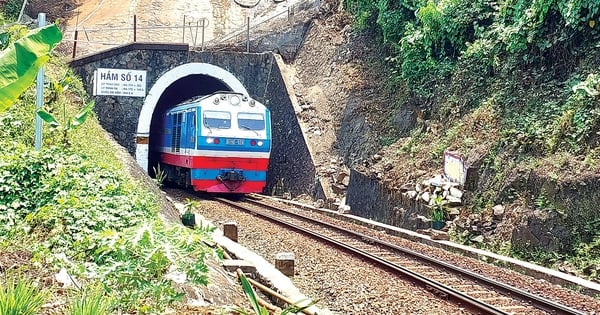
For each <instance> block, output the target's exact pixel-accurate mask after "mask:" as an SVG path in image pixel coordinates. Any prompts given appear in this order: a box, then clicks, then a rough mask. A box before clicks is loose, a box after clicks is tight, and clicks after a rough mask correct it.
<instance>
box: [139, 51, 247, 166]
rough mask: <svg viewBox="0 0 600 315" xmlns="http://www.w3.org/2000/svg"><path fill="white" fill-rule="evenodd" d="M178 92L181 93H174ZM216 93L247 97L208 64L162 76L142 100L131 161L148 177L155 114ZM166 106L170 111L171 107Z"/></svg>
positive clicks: (180, 68)
mask: <svg viewBox="0 0 600 315" xmlns="http://www.w3.org/2000/svg"><path fill="white" fill-rule="evenodd" d="M198 83H203V84H198ZM194 84H197V85H194ZM190 89H191V90H190ZM182 90H183V91H184V93H178V91H182ZM218 90H229V91H234V92H238V93H243V94H244V95H248V91H246V88H245V87H244V86H243V85H242V83H241V82H240V81H239V80H238V79H237V78H236V77H235V76H234V75H233V74H231V73H230V72H228V71H227V70H225V69H223V68H220V67H218V66H215V65H212V64H208V63H186V64H183V65H179V66H177V67H175V68H173V69H171V70H169V71H167V72H165V73H164V74H163V75H162V76H160V77H159V78H158V79H157V80H156V82H155V83H154V84H153V85H152V88H150V91H149V92H148V94H147V95H146V98H145V99H144V104H143V105H142V109H141V112H140V116H139V119H138V125H137V132H136V152H135V158H136V161H137V163H138V164H139V165H140V166H141V167H142V168H143V169H144V170H146V172H148V173H149V174H150V173H151V170H150V169H149V158H150V146H151V139H150V137H151V133H152V132H151V127H152V122H153V118H154V116H155V111H157V110H159V111H160V112H163V111H164V110H165V108H168V107H169V104H177V103H180V102H181V101H184V100H185V99H187V98H191V97H192V96H198V95H203V94H209V93H212V92H215V91H218ZM167 103H168V104H167ZM170 106H171V107H172V105H170ZM158 114H161V113H158Z"/></svg>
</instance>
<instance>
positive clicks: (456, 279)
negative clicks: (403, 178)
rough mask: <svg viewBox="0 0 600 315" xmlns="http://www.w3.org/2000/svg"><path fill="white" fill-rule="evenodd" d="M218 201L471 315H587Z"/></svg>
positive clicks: (371, 242)
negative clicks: (351, 256) (388, 274)
mask: <svg viewBox="0 0 600 315" xmlns="http://www.w3.org/2000/svg"><path fill="white" fill-rule="evenodd" d="M216 200H217V201H219V202H221V203H225V204H227V205H229V206H232V207H235V208H237V209H240V210H243V211H246V212H249V213H252V214H254V215H256V216H258V217H261V218H263V219H265V220H269V221H271V222H276V223H278V224H281V225H284V226H286V227H288V228H291V229H294V230H296V231H298V232H301V233H304V234H309V235H311V237H313V238H316V239H319V240H321V241H323V242H326V243H329V244H332V245H333V246H336V247H339V248H343V249H344V250H346V251H348V252H351V253H353V254H354V255H358V256H360V257H363V258H364V259H367V260H369V261H370V262H371V263H373V264H375V265H377V266H380V267H381V268H385V269H388V270H391V271H393V272H394V273H396V274H397V275H399V276H401V277H403V278H408V279H410V280H412V281H413V282H415V283H417V284H420V285H422V286H424V287H426V288H427V289H429V290H431V291H432V292H434V293H435V294H436V295H437V296H438V297H440V298H441V299H446V300H450V301H452V302H453V303H455V304H456V305H457V306H459V307H462V308H465V309H467V310H469V311H471V312H473V313H479V314H516V313H518V314H523V313H528V314H548V313H549V314H585V313H583V312H581V311H578V310H576V309H573V308H570V307H567V306H564V305H562V304H560V303H557V302H554V301H551V300H548V299H545V298H543V297H540V296H536V295H534V294H530V293H528V292H526V291H523V290H520V289H518V288H515V287H512V286H509V285H507V284H503V283H501V282H498V281H495V280H493V279H489V278H486V277H484V276H481V275H479V274H477V273H476V272H473V271H469V270H465V269H461V268H459V267H456V266H454V265H452V264H449V263H446V262H443V261H439V260H436V259H433V258H431V257H428V256H425V255H422V254H420V253H418V252H415V251H412V250H408V249H406V248H402V247H399V246H397V245H395V244H391V243H388V242H384V241H381V240H379V239H376V238H373V237H370V236H367V235H364V234H361V233H357V232H355V231H351V230H348V229H345V228H342V227H338V226H335V225H332V224H329V223H325V222H322V221H319V220H315V219H313V218H310V217H308V216H305V215H302V214H301V213H296V212H291V211H288V210H285V209H280V208H278V207H275V206H273V205H270V204H267V203H264V202H261V201H259V200H255V199H250V198H246V199H244V200H240V201H231V200H228V199H223V198H216Z"/></svg>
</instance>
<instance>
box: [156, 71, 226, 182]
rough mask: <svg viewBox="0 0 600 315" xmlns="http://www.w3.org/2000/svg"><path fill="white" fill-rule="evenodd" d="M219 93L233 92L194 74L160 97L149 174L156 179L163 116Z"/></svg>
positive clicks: (182, 79)
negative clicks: (194, 101) (171, 110)
mask: <svg viewBox="0 0 600 315" xmlns="http://www.w3.org/2000/svg"><path fill="white" fill-rule="evenodd" d="M217 91H232V89H231V88H230V87H229V86H228V85H227V84H225V82H223V81H221V80H219V79H218V78H215V77H212V76H209V75H205V74H192V75H188V76H185V77H182V78H179V79H178V80H176V81H174V82H173V83H172V84H171V85H169V86H168V87H167V88H166V89H165V90H164V91H163V92H162V94H161V95H160V97H159V99H158V101H157V103H156V106H155V108H154V112H153V113H152V119H151V122H150V134H149V152H148V170H147V171H148V174H149V175H150V176H151V177H153V178H155V177H156V171H155V169H156V167H157V165H158V160H159V154H160V148H159V146H160V134H161V132H160V131H161V130H162V129H164V125H163V121H162V120H163V116H164V114H165V112H166V111H168V110H169V109H171V108H173V107H175V106H177V105H178V104H180V103H182V102H184V101H186V100H189V99H191V98H193V97H197V96H203V95H208V94H212V93H214V92H217Z"/></svg>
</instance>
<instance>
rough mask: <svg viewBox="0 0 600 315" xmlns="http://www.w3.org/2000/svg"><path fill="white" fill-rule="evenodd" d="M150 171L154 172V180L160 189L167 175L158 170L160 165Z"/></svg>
mask: <svg viewBox="0 0 600 315" xmlns="http://www.w3.org/2000/svg"><path fill="white" fill-rule="evenodd" d="M152 170H154V174H156V177H155V178H154V180H155V181H156V184H157V185H158V187H162V186H163V183H164V181H165V179H166V178H167V173H166V172H165V171H164V170H162V169H161V168H160V163H159V164H158V165H157V166H153V167H152Z"/></svg>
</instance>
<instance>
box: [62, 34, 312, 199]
mask: <svg viewBox="0 0 600 315" xmlns="http://www.w3.org/2000/svg"><path fill="white" fill-rule="evenodd" d="M70 66H71V69H72V70H73V72H74V73H76V74H77V75H79V77H80V78H81V80H82V83H83V85H84V86H85V87H86V90H87V92H88V94H89V95H93V86H94V84H93V82H94V73H95V71H96V70H97V69H99V68H104V69H119V70H136V71H139V70H142V71H146V87H147V91H146V93H145V95H144V96H143V97H130V96H120V95H94V96H93V99H94V101H95V103H96V105H95V107H94V112H95V113H96V115H97V118H98V120H99V122H100V124H101V125H102V127H103V128H104V129H105V130H106V131H107V132H109V133H110V134H111V135H112V137H113V138H114V139H115V140H116V141H117V142H118V143H119V144H120V145H121V146H122V147H123V148H125V149H126V150H127V151H128V152H129V154H131V156H132V157H133V158H135V160H136V161H137V164H139V165H140V168H141V169H143V170H144V171H145V172H147V173H148V174H149V175H150V176H153V173H154V170H153V169H152V167H151V166H152V165H153V164H152V161H150V160H149V159H153V156H152V148H153V142H154V141H157V140H158V138H157V137H154V138H153V137H152V134H153V129H152V128H153V125H157V126H158V125H159V124H157V123H156V122H155V120H156V119H159V118H160V117H161V116H162V113H164V111H165V110H167V109H168V108H172V107H173V106H174V105H176V104H179V103H181V102H183V101H185V100H187V99H189V98H192V97H194V96H197V95H205V94H210V93H213V92H215V91H219V90H230V91H235V92H239V93H243V94H246V95H248V96H249V97H252V98H254V99H256V100H257V101H259V102H261V103H263V104H265V105H266V106H267V107H268V108H269V109H270V110H271V119H272V123H273V124H272V129H271V130H272V139H273V142H272V144H273V146H272V149H271V159H270V161H269V170H268V171H267V188H266V189H265V192H266V193H270V192H271V191H272V189H273V186H274V185H275V183H277V182H282V183H284V184H285V190H286V191H288V192H290V194H291V195H292V196H297V195H299V194H308V195H312V196H315V197H318V198H323V197H322V196H324V193H323V190H322V188H321V186H320V183H319V181H318V180H317V178H316V177H315V176H316V170H315V166H314V164H313V162H312V156H311V153H310V150H309V149H308V147H307V144H306V142H305V139H304V136H303V133H302V128H301V127H300V125H299V122H298V120H297V117H296V110H295V105H294V104H295V103H293V102H292V98H291V96H292V97H294V99H295V95H294V93H293V91H291V90H290V88H289V85H288V84H286V82H285V81H286V80H285V78H284V77H283V76H282V74H281V71H282V70H281V69H282V67H284V66H285V65H283V62H282V60H281V58H280V57H278V56H276V55H274V54H272V53H270V52H265V53H243V52H232V51H194V50H190V49H189V47H188V46H187V45H185V44H161V43H131V44H127V45H124V46H120V47H116V48H113V49H110V50H106V51H103V52H100V53H97V54H93V55H88V56H84V57H80V58H77V59H74V60H72V61H71V62H70ZM296 107H297V106H296ZM154 158H157V157H154ZM149 168H150V169H149Z"/></svg>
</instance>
